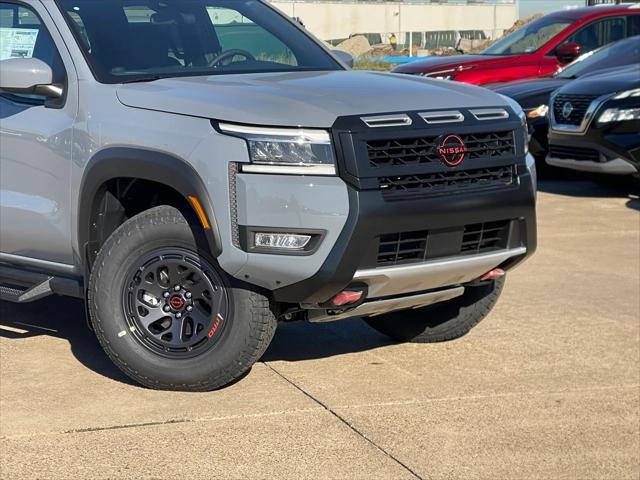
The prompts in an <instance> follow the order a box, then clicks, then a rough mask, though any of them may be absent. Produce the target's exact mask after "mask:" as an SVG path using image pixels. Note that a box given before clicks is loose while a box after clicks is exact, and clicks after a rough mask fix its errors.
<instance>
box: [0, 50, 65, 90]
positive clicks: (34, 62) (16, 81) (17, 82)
mask: <svg viewBox="0 0 640 480" xmlns="http://www.w3.org/2000/svg"><path fill="white" fill-rule="evenodd" d="M0 93H18V94H26V95H42V96H44V97H47V98H60V97H62V87H61V86H60V85H54V83H53V72H52V71H51V67H50V66H49V65H47V64H46V63H44V62H43V61H42V60H39V59H37V58H9V59H7V60H0Z"/></svg>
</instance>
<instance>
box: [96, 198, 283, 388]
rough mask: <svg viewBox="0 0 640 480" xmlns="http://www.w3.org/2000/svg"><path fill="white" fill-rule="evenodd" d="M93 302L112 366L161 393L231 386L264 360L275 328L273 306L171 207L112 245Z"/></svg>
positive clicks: (122, 232) (135, 224) (137, 222)
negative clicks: (213, 254)
mask: <svg viewBox="0 0 640 480" xmlns="http://www.w3.org/2000/svg"><path fill="white" fill-rule="evenodd" d="M88 302H89V311H90V315H91V321H92V324H93V327H94V330H95V332H96V335H97V337H98V339H99V340H100V343H101V345H102V346H103V348H104V349H105V351H106V353H107V354H108V355H109V357H110V358H111V359H112V360H113V362H114V363H115V364H116V365H117V366H118V367H119V368H120V369H121V370H122V371H123V372H125V373H126V374H127V375H128V376H130V377H131V378H133V379H134V380H136V381H137V382H139V383H141V384H143V385H145V386H147V387H151V388H158V389H168V390H212V389H215V388H219V387H223V386H225V385H227V384H229V383H231V382H233V381H234V380H236V379H237V378H239V377H240V376H241V375H243V374H244V373H245V372H246V371H248V370H249V368H251V365H253V363H254V362H256V361H257V360H258V359H259V358H260V356H261V355H262V354H263V353H264V351H265V350H266V348H267V346H268V345H269V342H270V341H271V338H272V337H273V334H274V332H275V328H276V318H275V316H274V315H273V314H272V312H271V309H270V306H269V301H268V299H267V298H266V297H265V296H264V295H262V294H261V293H259V292H257V291H254V290H252V289H251V288H250V287H248V286H247V285H244V284H241V283H240V282H238V281H237V280H235V279H233V278H230V277H229V276H228V275H226V274H225V273H224V272H223V271H222V270H221V269H220V268H219V267H218V266H217V264H216V263H215V261H213V260H212V259H210V258H208V256H207V255H206V253H204V252H202V251H201V250H200V249H198V247H197V242H196V237H195V235H194V233H193V232H192V230H191V229H190V228H189V225H188V224H187V221H186V220H185V219H184V217H183V216H182V215H181V214H180V212H179V211H178V210H176V209H174V208H172V207H167V206H162V207H157V208H154V209H151V210H148V211H146V212H143V213H141V214H140V215H138V216H136V217H134V218H132V219H130V220H128V221H127V222H125V223H124V224H123V225H122V226H120V227H119V228H118V229H117V230H116V231H115V232H114V233H113V235H111V237H110V238H109V239H108V240H107V241H106V242H105V244H104V245H103V247H102V249H101V250H100V252H99V254H98V257H97V259H96V262H95V266H94V268H93V271H92V273H91V278H90V281H89V295H88Z"/></svg>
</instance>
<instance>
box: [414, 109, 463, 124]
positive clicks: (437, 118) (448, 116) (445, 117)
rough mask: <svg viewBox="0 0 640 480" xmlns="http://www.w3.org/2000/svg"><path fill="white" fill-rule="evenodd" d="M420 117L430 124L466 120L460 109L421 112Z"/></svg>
mask: <svg viewBox="0 0 640 480" xmlns="http://www.w3.org/2000/svg"><path fill="white" fill-rule="evenodd" d="M418 115H420V117H421V118H422V119H423V120H424V121H425V122H427V123H428V124H430V125H431V124H436V123H457V122H464V115H463V114H462V113H461V112H459V111H458V110H450V111H446V112H420V113H418Z"/></svg>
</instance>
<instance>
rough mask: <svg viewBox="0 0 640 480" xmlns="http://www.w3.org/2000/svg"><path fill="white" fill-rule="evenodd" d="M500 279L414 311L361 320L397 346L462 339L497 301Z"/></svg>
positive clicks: (502, 281) (500, 284) (470, 288)
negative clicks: (398, 343) (394, 341)
mask: <svg viewBox="0 0 640 480" xmlns="http://www.w3.org/2000/svg"><path fill="white" fill-rule="evenodd" d="M503 286H504V277H502V278H500V279H498V280H495V281H493V282H491V283H488V284H486V285H482V286H477V287H467V289H466V290H465V293H464V294H463V295H461V296H460V297H457V298H454V299H452V300H448V301H446V302H442V303H437V304H435V305H430V306H428V307H425V308H419V309H415V310H400V311H398V312H392V313H388V314H385V315H380V316H377V317H371V318H367V319H365V320H366V322H367V323H368V324H369V325H370V326H371V327H373V328H375V329H376V330H378V331H379V332H380V333H383V334H385V335H387V336H389V337H391V338H393V339H394V340H396V341H399V342H415V343H435V342H444V341H447V340H453V339H455V338H459V337H462V336H464V335H466V334H467V333H468V332H469V330H471V329H472V328H473V327H475V326H476V325H477V324H478V323H479V322H480V321H481V320H482V319H483V318H485V317H486V316H487V315H488V314H489V312H490V311H491V309H492V308H493V307H494V306H495V304H496V303H497V301H498V297H499V296H500V293H501V292H502V288H503Z"/></svg>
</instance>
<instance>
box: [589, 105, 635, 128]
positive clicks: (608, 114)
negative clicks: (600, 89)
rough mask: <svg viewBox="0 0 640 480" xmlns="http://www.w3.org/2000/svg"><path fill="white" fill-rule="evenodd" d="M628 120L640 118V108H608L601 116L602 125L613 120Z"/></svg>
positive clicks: (599, 121) (599, 120)
mask: <svg viewBox="0 0 640 480" xmlns="http://www.w3.org/2000/svg"><path fill="white" fill-rule="evenodd" d="M626 120H640V108H607V109H606V110H605V111H604V112H602V114H601V115H600V117H598V123H599V124H600V125H602V124H605V123H612V122H624V121H626Z"/></svg>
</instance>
